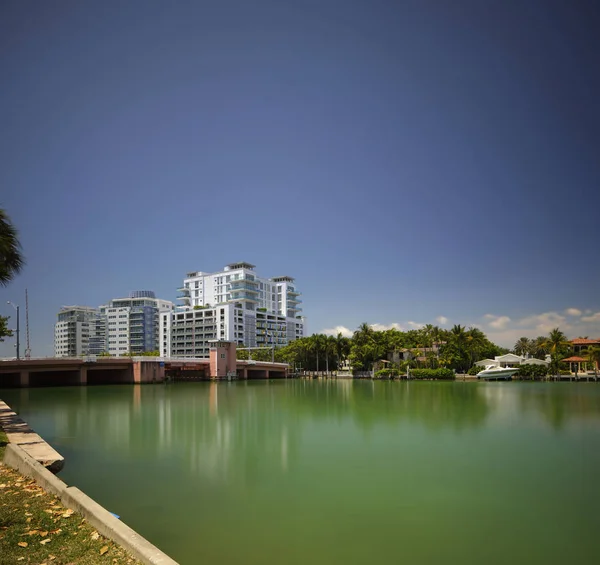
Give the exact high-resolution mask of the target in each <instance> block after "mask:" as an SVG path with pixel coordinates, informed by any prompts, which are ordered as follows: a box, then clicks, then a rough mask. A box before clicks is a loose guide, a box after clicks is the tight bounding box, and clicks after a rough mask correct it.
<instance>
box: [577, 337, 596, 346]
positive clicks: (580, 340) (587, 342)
mask: <svg viewBox="0 0 600 565" xmlns="http://www.w3.org/2000/svg"><path fill="white" fill-rule="evenodd" d="M571 343H572V344H573V345H591V344H593V343H595V344H599V343H600V339H587V338H583V337H576V338H575V339H572V340H571Z"/></svg>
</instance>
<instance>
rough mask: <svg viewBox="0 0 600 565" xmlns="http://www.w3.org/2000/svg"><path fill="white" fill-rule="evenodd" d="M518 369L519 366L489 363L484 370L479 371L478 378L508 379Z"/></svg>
mask: <svg viewBox="0 0 600 565" xmlns="http://www.w3.org/2000/svg"><path fill="white" fill-rule="evenodd" d="M518 371H519V367H497V366H496V365H487V366H486V368H485V369H484V370H483V371H479V373H477V378H478V379H494V380H504V381H508V380H510V378H511V377H512V376H513V375H514V374H515V373H517V372H518Z"/></svg>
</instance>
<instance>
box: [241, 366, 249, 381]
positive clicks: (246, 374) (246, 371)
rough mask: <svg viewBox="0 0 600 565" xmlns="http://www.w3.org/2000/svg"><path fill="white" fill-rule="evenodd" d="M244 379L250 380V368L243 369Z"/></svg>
mask: <svg viewBox="0 0 600 565" xmlns="http://www.w3.org/2000/svg"><path fill="white" fill-rule="evenodd" d="M242 379H245V380H248V368H247V367H244V368H243V369H242Z"/></svg>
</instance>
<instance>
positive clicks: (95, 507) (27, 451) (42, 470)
mask: <svg viewBox="0 0 600 565" xmlns="http://www.w3.org/2000/svg"><path fill="white" fill-rule="evenodd" d="M6 412H8V413H10V414H13V415H14V416H16V414H15V413H14V412H13V411H12V410H11V409H10V407H8V406H7V405H6V404H5V403H4V402H2V401H0V425H1V426H2V428H4V423H3V421H8V426H9V427H10V426H11V425H16V426H17V427H18V426H21V425H24V426H26V427H27V429H28V430H30V432H23V431H22V429H23V428H20V429H21V432H7V430H6V428H4V431H5V432H7V436H8V438H9V442H10V443H8V445H7V446H6V451H5V453H4V461H3V463H4V464H5V465H7V466H8V467H12V468H13V469H16V470H17V471H19V472H20V473H21V474H22V475H25V476H27V477H31V478H32V479H34V480H35V482H36V483H37V484H38V485H39V486H40V487H42V488H43V489H44V490H45V491H46V492H49V493H52V494H54V495H55V496H57V497H58V498H60V501H61V502H62V504H63V505H64V506H66V507H67V508H71V509H72V510H74V511H76V512H79V513H80V514H81V515H82V516H83V517H84V518H85V519H86V520H87V521H88V522H89V523H90V524H91V525H92V526H94V527H95V528H96V529H97V530H98V532H100V533H101V534H102V535H103V536H104V537H106V538H108V539H110V540H112V541H114V542H115V543H117V544H119V545H120V546H121V547H122V548H124V549H125V550H126V551H128V552H129V553H130V554H131V555H133V556H134V557H136V558H137V559H139V560H140V561H141V562H142V563H144V564H146V565H178V564H177V562H176V561H174V560H173V559H171V558H170V557H169V556H168V555H166V554H165V553H163V552H162V551H161V550H160V549H158V548H157V547H156V546H154V545H152V544H151V543H150V542H149V541H148V540H147V539H145V538H144V537H142V536H140V535H139V534H138V533H137V532H135V531H134V530H132V529H131V528H130V527H129V526H127V525H126V524H125V523H123V522H122V521H121V520H119V519H117V518H115V517H114V516H113V515H112V514H111V513H110V512H109V511H108V510H106V509H105V508H103V507H102V506H100V505H99V504H98V503H97V502H95V501H94V500H92V499H91V498H90V497H89V496H87V495H86V494H85V493H83V492H81V491H80V490H79V489H78V488H77V487H70V486H68V485H67V484H66V483H65V482H63V481H61V480H60V479H59V478H58V477H57V476H55V475H54V474H53V473H52V472H51V471H50V470H49V468H47V467H46V466H44V464H43V463H42V462H40V460H38V458H37V457H36V456H35V455H36V454H37V455H38V457H41V459H42V461H45V460H46V459H45V458H46V455H45V454H44V452H43V451H40V450H41V449H42V445H41V444H39V445H38V444H37V443H33V444H32V443H27V442H25V443H20V444H19V443H12V439H11V437H17V438H18V437H20V436H19V434H26V433H31V434H33V435H35V437H37V438H39V440H40V441H41V442H42V444H44V445H45V446H47V447H48V448H49V449H50V450H52V452H54V453H55V454H56V455H57V456H58V457H59V458H60V461H61V465H60V467H61V468H62V463H64V459H63V458H62V456H60V454H58V453H57V452H56V451H54V449H53V448H52V447H50V446H49V445H48V444H47V443H46V442H45V441H44V440H43V439H42V438H41V437H40V436H39V435H37V434H35V432H33V430H31V428H29V426H27V424H26V423H25V422H23V420H21V419H20V418H18V417H17V419H18V420H19V422H20V423H18V424H11V421H12V420H13V418H11V417H9V416H7V414H6ZM32 445H37V450H33V451H32ZM32 453H33V455H32ZM52 457H53V456H52ZM52 457H51V458H50V459H52ZM57 461H58V460H57Z"/></svg>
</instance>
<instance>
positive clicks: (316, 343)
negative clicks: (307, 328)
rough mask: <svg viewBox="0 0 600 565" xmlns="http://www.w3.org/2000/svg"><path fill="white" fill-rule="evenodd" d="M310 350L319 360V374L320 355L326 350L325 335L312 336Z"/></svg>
mask: <svg viewBox="0 0 600 565" xmlns="http://www.w3.org/2000/svg"><path fill="white" fill-rule="evenodd" d="M310 340H311V343H310V349H311V351H313V352H314V353H315V356H316V358H317V373H318V372H319V353H320V352H321V351H322V350H323V349H324V348H325V342H326V340H327V338H326V336H324V335H323V334H313V335H311V336H310Z"/></svg>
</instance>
